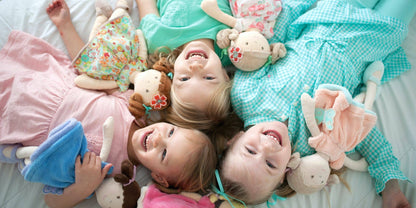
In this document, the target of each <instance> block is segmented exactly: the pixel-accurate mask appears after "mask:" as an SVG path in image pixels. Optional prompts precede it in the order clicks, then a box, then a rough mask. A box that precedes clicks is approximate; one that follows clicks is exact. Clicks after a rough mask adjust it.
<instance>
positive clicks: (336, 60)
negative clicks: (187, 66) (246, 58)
mask: <svg viewBox="0 0 416 208" xmlns="http://www.w3.org/2000/svg"><path fill="white" fill-rule="evenodd" d="M363 2H364V1H363ZM365 2H366V4H367V3H370V4H371V5H370V6H369V5H365V6H367V7H369V8H372V9H368V8H362V7H364V4H362V3H361V1H351V3H349V2H348V1H346V0H337V1H335V0H324V1H320V2H318V4H317V6H316V7H315V8H313V9H311V10H310V11H308V12H306V11H307V10H309V7H310V6H311V5H312V4H314V1H303V0H287V1H284V2H283V7H284V8H283V10H282V13H281V15H280V16H279V18H278V20H277V23H276V25H275V28H274V31H281V32H280V33H275V36H274V37H273V38H272V41H271V42H284V43H285V46H286V48H287V55H286V57H284V58H283V59H281V60H279V61H278V62H277V63H275V64H274V65H272V66H266V67H263V68H261V69H259V70H257V71H254V72H243V71H237V72H236V74H235V76H234V85H233V88H232V91H231V101H232V106H233V108H234V109H235V111H236V113H237V114H238V115H239V116H240V117H241V118H242V120H243V121H244V126H245V127H246V128H248V127H250V126H253V127H251V128H250V129H248V130H247V131H246V132H245V133H244V134H240V135H237V137H236V138H235V139H233V140H232V141H231V142H230V144H231V146H230V149H229V151H228V152H227V153H226V155H225V158H224V161H223V164H222V171H221V176H222V181H223V182H224V188H225V189H226V192H227V193H228V194H230V195H232V196H235V197H236V198H239V199H243V200H245V201H246V202H248V203H254V204H256V203H261V202H264V201H266V200H267V198H268V197H269V196H270V195H271V194H272V192H273V190H274V189H275V188H276V187H278V186H279V185H280V184H281V183H282V181H283V178H284V173H285V169H286V165H287V162H288V160H289V157H290V153H291V151H290V143H292V144H293V147H294V148H295V149H294V151H296V152H300V154H301V156H305V155H310V154H313V153H314V150H313V148H311V147H309V145H308V140H307V139H308V138H309V137H310V133H309V132H308V130H307V127H306V125H305V121H304V119H303V114H302V111H301V103H300V98H301V95H302V94H303V93H308V94H309V95H311V96H312V95H314V94H315V90H316V89H317V88H318V86H319V85H320V84H324V83H330V84H337V85H340V86H343V87H345V88H347V89H348V90H349V91H350V92H351V94H353V95H356V94H358V92H359V91H360V88H361V83H362V80H363V79H371V78H363V73H364V70H365V69H366V67H367V65H368V63H370V62H373V61H376V60H383V59H385V61H386V62H389V61H392V60H393V58H394V62H392V63H395V65H390V67H393V68H389V67H387V68H386V70H385V71H384V76H383V79H382V81H388V80H389V79H392V78H393V77H395V76H397V75H398V74H400V73H402V72H403V71H406V70H407V69H409V68H410V67H409V66H410V65H409V63H408V62H407V59H406V57H405V55H404V53H403V51H402V50H401V48H400V44H401V43H402V41H403V39H404V38H405V36H406V32H407V25H406V24H408V23H409V22H410V19H411V17H413V15H414V13H415V10H416V2H414V1H413V2H411V1H405V0H403V1H392V0H380V1H377V0H374V1H365ZM286 28H287V29H286ZM389 54H391V55H389ZM387 55H389V56H387ZM386 56H387V58H386ZM394 67H396V68H394ZM369 77H371V76H369ZM363 81H364V82H365V81H367V80H363ZM268 122H272V123H268ZM270 138H272V139H270ZM269 140H270V141H269ZM275 141H278V142H275ZM355 150H356V151H358V152H359V153H360V154H361V155H362V156H363V157H365V158H366V160H367V162H368V163H369V168H368V170H369V174H370V175H371V176H372V177H373V178H374V179H375V187H376V192H377V193H378V194H381V195H382V198H383V206H385V207H398V206H400V205H407V206H409V203H408V201H407V199H406V198H405V196H404V194H403V193H402V192H401V190H400V188H399V186H398V182H397V180H407V177H406V176H404V174H403V173H402V172H401V171H400V169H399V161H398V159H397V158H396V157H395V156H394V155H393V153H392V147H391V145H390V144H389V143H388V141H387V139H386V138H385V137H384V136H383V135H382V134H381V132H380V131H379V130H378V129H377V128H373V129H372V130H371V132H370V133H369V134H368V136H367V137H366V138H365V139H364V140H363V141H362V142H361V143H360V144H359V145H357V146H356V148H355ZM254 160H259V161H254ZM248 161H252V162H248ZM260 168H262V170H264V171H263V172H261V171H258V172H256V173H255V174H256V175H253V174H251V171H250V173H249V170H253V169H256V170H260ZM231 190H232V191H231ZM236 190H239V191H240V192H239V193H237V192H235V191H236Z"/></svg>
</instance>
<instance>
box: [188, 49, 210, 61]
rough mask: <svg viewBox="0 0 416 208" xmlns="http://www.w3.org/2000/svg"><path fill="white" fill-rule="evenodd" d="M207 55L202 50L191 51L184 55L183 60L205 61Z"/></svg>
mask: <svg viewBox="0 0 416 208" xmlns="http://www.w3.org/2000/svg"><path fill="white" fill-rule="evenodd" d="M207 58H208V55H207V54H206V53H205V51H202V50H192V51H189V52H188V53H187V54H186V57H185V59H186V60H188V59H207Z"/></svg>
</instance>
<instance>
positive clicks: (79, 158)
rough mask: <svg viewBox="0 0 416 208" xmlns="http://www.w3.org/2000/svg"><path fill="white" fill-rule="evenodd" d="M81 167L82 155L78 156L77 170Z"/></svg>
mask: <svg viewBox="0 0 416 208" xmlns="http://www.w3.org/2000/svg"><path fill="white" fill-rule="evenodd" d="M80 167H81V155H78V156H77V158H76V159H75V169H79V168H80Z"/></svg>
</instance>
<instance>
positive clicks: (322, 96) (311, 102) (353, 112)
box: [286, 62, 384, 194]
mask: <svg viewBox="0 0 416 208" xmlns="http://www.w3.org/2000/svg"><path fill="white" fill-rule="evenodd" d="M383 72H384V65H383V64H382V62H374V63H372V64H371V65H370V66H369V67H368V68H367V70H366V72H365V74H364V80H363V81H364V83H366V92H363V93H361V94H360V95H358V96H357V97H356V98H355V99H354V100H353V99H352V96H351V95H350V93H349V92H348V90H347V89H345V88H344V87H341V86H338V85H331V84H326V85H321V86H319V88H318V90H317V91H316V93H315V97H314V98H313V99H312V98H311V97H310V96H309V95H308V94H306V93H305V94H303V95H302V97H301V102H302V111H303V114H304V117H305V121H306V124H307V126H308V128H309V131H310V133H311V135H312V137H310V138H309V141H308V143H309V145H310V146H311V147H313V148H315V150H316V153H315V154H313V155H309V156H305V157H300V155H299V153H295V154H294V155H292V157H291V159H290V161H289V163H288V168H289V172H288V173H287V175H286V179H287V181H288V183H289V186H290V187H291V188H292V189H293V190H295V191H296V192H297V193H301V194H310V193H314V192H316V191H319V190H321V189H322V188H323V187H325V186H326V185H330V184H333V183H337V182H338V178H337V176H336V175H331V174H330V172H331V169H334V170H338V169H340V168H341V167H343V166H345V167H348V168H350V169H353V170H357V171H366V170H367V167H368V164H367V162H366V161H365V160H364V158H362V159H361V160H359V161H353V160H351V159H349V158H348V157H346V155H345V152H348V151H350V150H352V149H354V148H355V146H356V145H357V144H359V143H360V142H361V141H362V140H363V139H364V138H365V137H366V136H367V134H368V133H369V132H370V130H371V129H372V128H373V127H374V125H375V123H376V120H377V116H376V115H375V113H374V112H372V111H371V109H369V108H368V107H367V106H369V107H371V106H372V104H373V102H374V98H375V95H376V92H377V90H378V89H377V85H379V81H380V79H381V77H382V74H383ZM363 100H365V101H364V104H363V103H362V102H363Z"/></svg>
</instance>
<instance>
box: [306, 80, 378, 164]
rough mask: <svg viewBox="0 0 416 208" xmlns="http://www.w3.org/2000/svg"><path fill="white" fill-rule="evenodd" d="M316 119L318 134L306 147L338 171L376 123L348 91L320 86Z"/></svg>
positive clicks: (329, 86)
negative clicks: (318, 154)
mask: <svg viewBox="0 0 416 208" xmlns="http://www.w3.org/2000/svg"><path fill="white" fill-rule="evenodd" d="M314 100H315V119H316V121H317V124H318V128H319V130H320V131H321V133H320V134H319V135H318V136H315V137H310V138H309V141H308V143H309V145H310V146H311V147H313V148H315V150H316V151H317V152H323V153H325V154H327V155H328V156H329V162H330V166H331V168H333V169H340V168H341V167H342V166H343V164H344V158H345V152H348V151H350V150H352V149H354V148H355V146H356V145H357V144H358V143H360V142H361V141H362V140H363V139H364V138H365V137H366V136H367V134H368V133H369V132H370V131H371V129H372V128H373V127H374V125H375V124H376V121H377V116H376V114H375V113H374V112H372V111H370V110H367V109H364V105H363V104H362V103H358V102H356V101H354V100H353V99H352V96H351V94H350V93H349V91H348V90H347V89H345V88H344V87H341V86H339V85H332V84H323V85H320V86H319V88H318V90H317V91H316V92H315V97H314Z"/></svg>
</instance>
